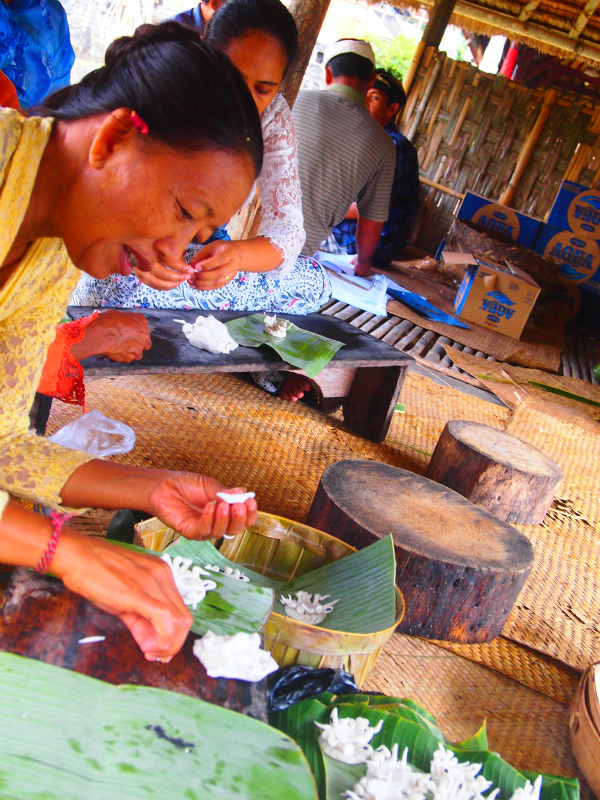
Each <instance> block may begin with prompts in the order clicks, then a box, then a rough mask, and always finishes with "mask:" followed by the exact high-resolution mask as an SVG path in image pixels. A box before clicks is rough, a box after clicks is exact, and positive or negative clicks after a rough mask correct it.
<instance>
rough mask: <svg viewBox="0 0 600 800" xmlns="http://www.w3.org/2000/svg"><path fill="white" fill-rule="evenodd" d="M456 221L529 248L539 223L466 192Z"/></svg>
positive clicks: (506, 207)
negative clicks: (490, 231) (462, 221)
mask: <svg viewBox="0 0 600 800" xmlns="http://www.w3.org/2000/svg"><path fill="white" fill-rule="evenodd" d="M457 217H458V219H466V220H471V221H472V222H476V223H478V224H479V225H483V226H484V227H485V228H490V230H493V231H497V232H498V233H501V234H503V235H504V236H506V237H507V238H508V239H512V240H513V241H515V242H519V244H522V245H523V247H531V245H532V244H533V242H534V239H535V237H536V234H537V232H538V228H539V227H540V225H541V222H540V221H539V220H537V219H534V218H533V217H528V216H527V214H521V213H520V212H519V211H513V209H512V208H508V206H502V205H500V203H493V202H492V201H491V200H487V199H486V198H485V197H480V196H479V195H477V194H473V193H472V192H467V193H466V195H465V198H464V200H463V201H462V204H461V207H460V208H459V210H458V214H457Z"/></svg>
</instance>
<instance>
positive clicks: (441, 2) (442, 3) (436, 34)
mask: <svg viewBox="0 0 600 800" xmlns="http://www.w3.org/2000/svg"><path fill="white" fill-rule="evenodd" d="M455 5H456V0H435V4H434V6H433V8H432V10H431V12H430V14H429V21H428V23H427V26H426V27H425V30H424V31H423V37H422V41H424V42H425V44H428V45H431V46H432V47H439V46H440V42H441V41H442V38H443V36H444V33H445V31H446V28H447V27H448V23H449V22H450V17H451V16H452V12H453V11H454V6H455Z"/></svg>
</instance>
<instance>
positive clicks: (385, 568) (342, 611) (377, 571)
mask: <svg viewBox="0 0 600 800" xmlns="http://www.w3.org/2000/svg"><path fill="white" fill-rule="evenodd" d="M165 552H167V553H168V554H169V555H180V556H185V557H186V558H191V559H192V560H193V562H194V564H198V565H200V566H205V565H206V564H211V565H212V566H218V567H220V568H223V567H225V566H231V567H234V568H235V567H236V566H237V567H238V568H239V567H240V565H239V564H234V563H233V562H231V561H229V560H228V559H227V558H225V557H224V556H222V555H221V554H220V553H219V551H218V550H216V549H215V548H214V547H213V545H211V544H210V543H209V542H193V541H189V540H187V539H179V540H178V541H177V542H176V543H175V544H172V545H170V546H169V547H168V548H167V549H166V551H165ZM242 572H244V574H245V575H247V576H248V578H250V581H251V582H250V584H246V583H243V584H241V585H242V586H251V585H253V584H258V585H259V586H263V587H265V586H266V587H271V588H272V589H273V590H274V592H275V602H274V606H273V610H274V611H276V612H277V613H278V614H283V615H285V609H284V607H283V605H282V604H281V595H285V596H287V595H289V594H292V595H294V593H295V592H299V591H305V592H309V593H310V594H312V595H314V594H317V593H318V594H320V595H327V594H329V595H330V596H331V597H330V600H338V599H339V602H338V603H337V604H336V605H335V606H334V608H333V611H332V612H331V614H328V615H327V618H326V619H325V620H324V622H322V623H321V625H322V626H323V627H326V628H327V629H329V630H336V631H345V632H349V633H372V632H374V631H380V630H385V629H386V628H389V627H391V626H392V625H393V624H394V621H395V619H396V589H395V583H396V557H395V554H394V543H393V541H392V537H391V536H388V537H386V538H385V539H380V540H379V541H378V542H375V543H374V544H372V545H369V547H365V548H364V549H363V550H358V551H357V552H356V553H350V555H347V556H345V557H344V558H340V559H338V560H337V561H332V562H331V563H329V564H325V565H324V566H322V567H318V568H317V569H315V570H313V571H312V572H308V573H306V574H305V575H302V576H301V577H299V578H296V579H294V580H292V581H288V582H286V583H282V582H280V581H276V580H273V579H272V578H267V577H265V576H264V575H259V574H258V573H257V572H254V571H253V570H250V569H246V568H245V567H242ZM215 574H216V575H217V577H216V578H215V580H217V579H218V573H215ZM223 581H224V582H229V583H239V581H234V580H232V579H231V578H222V579H221V582H223ZM207 597H208V595H207ZM198 608H200V606H199V607H198Z"/></svg>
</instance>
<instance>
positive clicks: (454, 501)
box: [306, 460, 533, 644]
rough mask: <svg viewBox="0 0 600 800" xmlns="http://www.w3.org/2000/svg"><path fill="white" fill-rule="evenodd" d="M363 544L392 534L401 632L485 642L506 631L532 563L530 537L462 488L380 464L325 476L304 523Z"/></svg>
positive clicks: (353, 464) (337, 469)
mask: <svg viewBox="0 0 600 800" xmlns="http://www.w3.org/2000/svg"><path fill="white" fill-rule="evenodd" d="M306 523H307V525H312V526H313V527H315V528H318V529H320V530H322V531H325V532H327V533H330V534H332V535H333V536H336V537H338V538H339V539H342V540H343V541H345V542H348V544H351V545H352V546H353V547H356V548H357V549H361V548H363V547H366V546H367V545H369V544H372V543H373V542H375V541H377V539H379V538H381V537H382V536H387V535H388V534H390V533H391V534H392V536H393V539H394V546H395V549H396V563H397V571H396V583H397V585H398V588H399V589H400V591H401V592H402V594H403V596H404V600H405V603H406V613H405V616H404V619H403V620H402V622H401V623H400V625H399V626H398V630H400V631H402V632H403V633H410V634H413V635H415V636H423V637H425V638H429V639H445V640H448V641H454V642H462V643H464V644H469V643H474V642H487V641H489V640H490V639H493V638H495V637H496V636H498V635H499V633H500V631H501V630H502V626H503V625H504V623H505V621H506V618H507V617H508V615H509V613H510V610H511V608H512V607H513V605H514V603H515V601H516V599H517V596H518V594H519V592H520V590H521V588H522V586H523V584H524V583H525V580H526V579H527V576H528V575H529V572H530V570H531V567H532V565H533V548H532V546H531V543H530V542H529V540H528V539H527V537H526V536H523V534H521V533H519V532H518V531H517V530H515V529H514V528H512V527H511V526H510V525H507V524H506V523H505V522H501V521H500V520H498V519H496V518H495V517H492V516H491V515H490V514H488V512H487V511H485V510H484V509H483V508H480V507H479V506H475V505H473V504H472V503H470V502H469V501H468V500H465V498H464V497H461V495H459V494H457V493H456V492H453V491H450V490H449V489H447V488H445V487H443V486H440V485H439V484H437V483H434V482H433V481H430V480H428V479H427V478H423V477H421V476H420V475H414V474H413V473H411V472H408V471H406V470H403V469H398V468H396V467H391V466H389V465H387V464H380V463H378V462H375V461H363V460H350V461H340V462H338V463H337V464H332V465H331V466H329V467H327V469H326V470H325V472H324V473H323V475H322V477H321V481H320V483H319V486H318V488H317V492H316V494H315V498H314V500H313V503H312V506H311V509H310V511H309V514H308V518H307V520H306Z"/></svg>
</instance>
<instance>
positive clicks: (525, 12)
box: [519, 0, 540, 22]
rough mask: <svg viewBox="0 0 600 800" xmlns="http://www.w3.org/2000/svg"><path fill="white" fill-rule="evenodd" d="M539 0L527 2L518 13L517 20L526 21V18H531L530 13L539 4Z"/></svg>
mask: <svg viewBox="0 0 600 800" xmlns="http://www.w3.org/2000/svg"><path fill="white" fill-rule="evenodd" d="M539 4H540V0H530V2H529V3H527V5H526V6H525V8H524V9H523V11H521V13H520V14H519V22H527V20H528V19H530V18H531V15H532V14H533V12H534V11H535V10H536V8H537V7H538V6H539Z"/></svg>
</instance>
